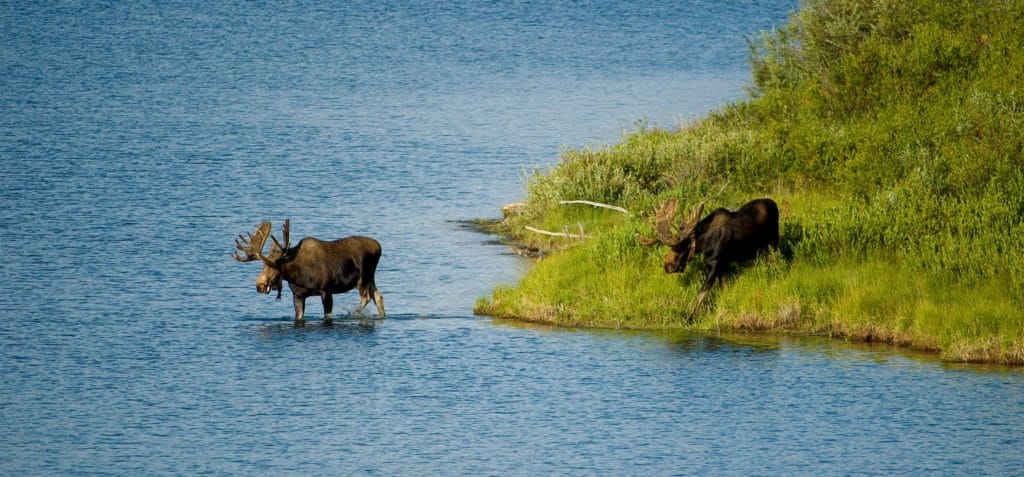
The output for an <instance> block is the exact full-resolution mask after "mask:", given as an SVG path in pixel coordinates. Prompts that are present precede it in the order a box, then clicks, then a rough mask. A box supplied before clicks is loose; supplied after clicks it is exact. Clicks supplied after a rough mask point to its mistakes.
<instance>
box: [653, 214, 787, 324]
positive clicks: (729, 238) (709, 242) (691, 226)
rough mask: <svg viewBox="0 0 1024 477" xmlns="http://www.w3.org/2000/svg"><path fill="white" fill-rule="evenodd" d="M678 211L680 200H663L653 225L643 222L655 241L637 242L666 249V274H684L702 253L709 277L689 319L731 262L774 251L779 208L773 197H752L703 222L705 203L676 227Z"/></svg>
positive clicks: (776, 240)
mask: <svg viewBox="0 0 1024 477" xmlns="http://www.w3.org/2000/svg"><path fill="white" fill-rule="evenodd" d="M678 210H679V201H678V200H676V199H670V200H667V201H665V202H663V203H662V204H661V206H660V207H658V208H657V209H655V213H654V220H653V221H651V220H650V219H646V218H645V220H647V222H648V224H650V225H651V227H653V228H654V231H655V233H656V234H657V237H653V238H652V237H639V239H640V243H641V244H643V245H654V244H657V243H661V244H663V245H665V246H667V247H668V248H669V251H668V255H666V256H665V263H664V267H665V273H679V272H682V271H683V270H684V269H685V268H686V263H687V262H689V261H690V260H691V259H692V258H693V256H694V255H696V254H698V253H700V254H702V255H704V267H705V271H706V273H707V277H706V278H705V279H704V284H703V285H702V286H701V287H700V293H698V295H697V302H696V304H695V305H694V306H693V312H691V314H690V317H691V319H692V317H693V315H694V314H695V313H696V312H697V309H698V307H700V304H701V302H702V301H703V300H704V297H705V296H706V295H707V293H708V290H710V289H711V286H712V285H713V284H714V282H715V279H716V278H717V279H718V283H719V286H722V281H723V279H724V275H725V273H726V272H727V271H728V270H729V267H730V265H731V264H733V263H739V262H744V261H747V260H750V259H753V258H756V257H757V255H758V254H759V253H760V252H762V251H764V250H766V249H767V248H769V247H771V248H774V249H776V250H778V248H779V207H778V205H776V204H775V201H773V200H771V199H768V198H765V199H756V200H752V201H750V202H747V203H746V204H744V205H743V207H740V209H739V210H737V211H735V212H733V211H730V210H728V209H725V208H719V209H715V210H714V211H713V212H711V213H710V214H708V216H707V217H704V219H701V218H700V216H701V213H702V212H703V211H704V204H701V205H699V206H697V207H696V208H694V210H693V213H692V214H690V217H689V218H688V219H683V218H682V216H680V223H679V226H678V227H676V226H675V225H674V223H673V222H674V220H675V216H676V212H677V211H678Z"/></svg>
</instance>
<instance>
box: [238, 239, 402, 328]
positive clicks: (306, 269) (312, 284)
mask: <svg viewBox="0 0 1024 477" xmlns="http://www.w3.org/2000/svg"><path fill="white" fill-rule="evenodd" d="M288 226H289V221H288V220H285V221H284V229H283V232H282V237H283V238H284V244H282V243H281V242H279V241H278V240H277V238H276V237H274V236H273V235H271V234H270V231H271V225H270V222H263V223H262V224H260V225H258V226H256V232H255V233H249V234H248V237H245V236H243V235H241V234H239V235H238V238H237V239H235V246H236V247H237V248H238V251H241V252H242V253H244V254H245V255H244V256H242V255H239V254H238V251H236V252H235V253H234V258H235V260H238V261H239V262H251V261H254V260H260V261H261V262H263V270H262V271H261V272H260V274H259V276H258V277H257V278H256V291H258V292H260V293H270V292H271V290H277V298H278V299H280V298H281V282H282V281H287V282H288V287H289V288H291V290H292V297H293V301H294V304H295V324H296V325H299V326H301V325H302V324H303V323H304V320H303V315H304V314H305V309H306V298H307V297H311V296H314V295H319V296H320V299H321V300H322V301H323V305H324V324H325V325H330V324H331V321H332V315H331V312H332V311H333V308H334V297H333V296H332V295H333V294H335V293H344V292H347V291H349V290H351V289H353V288H358V289H359V309H360V310H362V309H363V307H365V306H366V304H367V303H369V302H370V300H371V299H372V300H373V304H374V305H375V306H376V307H377V314H378V316H379V317H380V318H384V297H383V295H381V294H380V292H379V291H378V290H377V284H376V283H374V274H375V273H376V271H377V263H378V262H379V261H380V255H381V248H380V243H379V242H377V241H376V240H374V239H372V238H369V237H358V236H355V237H346V238H343V239H339V240H335V241H332V242H325V241H323V240H318V239H316V238H313V237H306V238H304V239H302V240H300V241H299V243H298V244H297V245H295V246H294V247H291V246H289V241H288ZM268 237H269V238H270V239H271V240H272V241H273V244H271V246H270V252H269V253H267V255H263V247H264V245H265V244H266V242H267V238H268Z"/></svg>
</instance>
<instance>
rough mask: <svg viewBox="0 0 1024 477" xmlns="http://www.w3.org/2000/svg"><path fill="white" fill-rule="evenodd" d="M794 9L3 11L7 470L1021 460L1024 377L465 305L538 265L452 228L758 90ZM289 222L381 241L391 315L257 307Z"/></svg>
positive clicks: (0, 156) (0, 122)
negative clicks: (753, 73)
mask: <svg viewBox="0 0 1024 477" xmlns="http://www.w3.org/2000/svg"><path fill="white" fill-rule="evenodd" d="M795 7H796V2H793V1H773V2H749V1H741V0H724V1H714V2H711V1H688V2H661V1H658V2H646V3H644V4H642V5H634V4H631V3H630V2H599V3H575V2H574V3H569V2H546V1H523V2H507V3H496V4H488V3H475V2H458V3H442V2H424V1H411V0H410V1H390V2H360V1H356V2H341V4H337V5H335V4H326V5H325V4H321V3H320V2H307V1H303V0H296V1H290V2H282V3H280V4H265V3H262V2H252V3H238V2H220V1H215V2H203V3H201V4H192V3H191V2H113V3H109V4H108V3H106V2H54V3H46V4H42V3H35V2H8V3H4V4H2V5H0V108H2V109H0V173H2V174H0V244H2V249H3V251H2V252H0V258H2V260H0V273H2V276H4V277H6V279H7V281H6V282H5V284H6V290H5V293H3V294H0V310H2V311H0V313H2V316H0V318H2V319H0V375H2V376H3V380H2V382H0V421H2V422H3V426H2V427H0V449H3V450H2V451H0V474H3V475H92V474H114V475H154V474H156V475H166V474H179V475H180V474H185V475H194V474H215V475H231V474H242V475H254V474H255V475H289V474H291V475H311V474H316V475H321V474H327V475H353V474H371V475H374V474H376V475H409V474H427V475H436V474H461V475H537V474H561V475H565V474H570V475H574V474H613V475H636V474H650V475H670V474H786V475H791V474H804V473H808V474H816V475H817V474H833V473H834V474H850V473H858V474H859V473H866V474H907V473H913V474H919V473H927V474H972V475H977V474H1004V475H1005V474H1015V473H1019V472H1020V470H1021V469H1024V457H1022V453H1021V452H1020V449H1021V448H1022V445H1024V427H1022V426H1021V423H1022V422H1024V374H1022V373H1021V372H1020V371H1019V370H1014V369H1002V368H991V367H972V366H957V367H950V366H946V365H943V364H942V363H939V362H937V361H936V360H935V359H934V358H932V357H928V356H924V357H922V356H917V355H911V354H907V353H903V352H898V351H894V350H892V349H888V348H884V349H877V348H863V347H856V346H849V345H845V344H842V343H836V342H831V341H828V340H818V339H795V338H794V339H782V338H755V337H749V336H746V337H745V336H731V337H720V338H718V337H699V336H688V335H678V336H663V335H657V334H634V333H613V332H598V331H581V330H559V329H549V328H537V327H528V326H522V325H518V324H515V323H508V322H501V321H496V320H492V319H489V318H485V317H475V316H472V313H471V310H472V307H473V304H474V302H475V300H476V299H478V298H479V297H483V296H487V295H488V294H489V293H490V291H491V290H492V289H493V287H494V286H496V285H500V284H507V283H513V282H514V281H515V280H517V279H518V277H519V276H521V274H522V272H523V270H524V269H525V268H526V267H528V266H529V263H528V262H525V261H523V259H520V258H518V257H517V256H515V255H514V254H512V253H510V252H509V251H508V250H507V249H506V248H504V247H502V246H499V245H494V244H493V243H490V238H489V237H487V236H484V235H480V234H478V233H475V232H473V231H471V230H467V229H466V228H464V227H461V226H460V225H459V223H458V221H460V220H464V219H472V218H478V217H492V216H495V215H497V213H498V208H499V207H500V205H501V204H502V203H505V202H509V201H513V200H516V199H519V198H521V197H522V195H523V180H522V178H523V176H524V174H528V173H530V171H532V170H533V169H534V168H541V169H543V168H545V167H548V166H550V165H552V164H554V163H556V162H557V161H558V154H559V151H560V150H561V149H562V148H564V147H582V146H600V145H602V144H607V143H613V142H615V141H617V140H618V138H619V137H620V134H621V133H622V132H623V131H626V130H628V129H630V128H632V127H634V125H635V124H636V123H637V122H638V121H641V122H646V123H649V124H653V125H658V126H663V127H673V126H675V125H677V124H679V123H680V122H683V121H688V120H692V119H695V118H699V117H700V116H701V115H703V114H704V113H705V112H706V111H708V110H710V109H713V108H715V107H718V106H721V105H723V104H725V103H727V102H729V101H732V100H735V99H736V98H739V97H742V95H743V94H744V93H743V87H744V85H745V84H746V81H747V77H748V73H747V69H746V63H745V60H746V43H745V38H748V37H753V36H755V35H757V34H758V32H759V31H761V30H764V29H768V28H771V27H773V26H777V25H781V24H782V22H783V21H784V20H785V18H786V17H787V14H788V12H789V11H790V10H791V9H793V8H795ZM285 218H290V219H291V224H292V226H291V230H292V236H293V237H294V238H293V241H294V240H296V239H297V238H299V237H303V236H316V237H320V238H325V239H327V238H338V237H342V236H346V235H352V234H363V235H370V236H373V237H375V238H377V239H378V240H380V242H381V243H382V244H383V248H384V257H383V259H382V262H381V265H380V267H379V269H378V273H377V284H378V286H379V287H380V289H381V291H382V292H383V294H384V296H385V300H386V303H387V309H388V312H389V316H388V318H387V319H385V320H383V321H379V322H374V321H372V320H370V321H366V320H360V319H356V318H349V317H347V316H346V315H347V314H349V313H352V312H354V311H355V307H356V305H357V304H358V298H357V297H356V296H355V294H354V293H350V294H346V295H339V296H337V297H336V298H335V309H336V314H337V315H339V316H338V319H337V320H336V321H335V326H333V327H330V328H326V327H322V326H320V325H319V324H318V322H317V319H318V316H319V313H320V304H319V302H318V300H315V299H311V300H308V303H307V313H308V315H307V316H308V318H310V320H311V322H310V324H309V325H308V326H306V327H304V328H295V327H294V326H292V322H291V320H292V307H291V304H290V300H288V299H287V295H288V292H287V291H286V292H285V296H286V299H284V300H281V301H277V300H274V299H273V297H272V296H266V295H258V294H257V293H256V291H255V288H254V281H255V276H256V274H257V272H258V270H257V269H258V267H257V266H256V265H254V264H241V263H237V262H235V261H233V260H231V258H230V253H231V252H232V250H233V247H234V243H233V239H234V237H235V236H236V235H237V234H239V233H242V232H246V231H249V230H252V227H253V226H254V225H256V224H257V223H258V222H261V221H263V220H270V221H272V222H273V223H274V224H275V227H280V224H281V222H282V221H283V220H284V219H285ZM275 230H278V231H279V230H280V229H275ZM652 273H654V271H652ZM371 311H372V307H371Z"/></svg>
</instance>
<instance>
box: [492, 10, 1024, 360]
mask: <svg viewBox="0 0 1024 477" xmlns="http://www.w3.org/2000/svg"><path fill="white" fill-rule="evenodd" d="M750 54H751V60H750V64H751V70H752V81H751V85H750V87H749V94H748V96H747V97H746V98H745V99H743V100H741V101H738V102H736V103H734V104H731V105H729V106H726V107H724V108H723V109H721V110H718V111H714V112H711V113H710V114H709V115H708V116H707V117H706V118H704V119H702V120H700V121H698V122H695V123H692V124H688V125H685V126H683V127H680V128H679V129H677V130H664V129H658V128H651V127H648V126H647V125H645V124H643V123H641V124H638V126H637V127H636V128H635V129H634V130H632V131H629V132H627V133H626V134H624V136H623V138H622V141H621V142H620V143H619V144H616V145H613V146H608V147H605V148H602V149H598V150H590V149H582V150H568V151H565V152H564V153H563V156H562V161H561V162H560V163H559V164H558V165H556V166H554V167H553V168H551V169H550V170H546V171H536V172H534V173H533V174H532V175H530V176H529V177H528V178H527V197H526V203H527V205H526V207H525V209H524V211H523V213H521V214H519V215H517V216H515V217H512V218H510V219H509V220H508V223H507V225H508V230H510V231H511V233H513V234H516V235H517V236H518V238H520V239H522V240H542V239H540V238H539V237H536V236H531V235H530V234H529V233H527V232H524V229H523V227H524V226H526V225H532V226H535V227H540V228H545V229H548V230H561V229H562V228H563V227H564V226H565V225H566V224H573V225H571V227H570V228H571V229H573V230H576V229H577V228H584V229H585V230H586V231H587V233H588V234H592V235H593V234H596V235H597V236H596V237H594V238H591V239H588V240H585V241H582V242H580V241H577V242H575V243H576V244H577V245H575V246H572V247H570V248H568V249H566V250H564V251H562V252H559V253H554V254H551V255H549V256H547V257H545V258H544V259H543V260H541V261H539V262H538V263H537V266H536V267H534V269H533V270H531V272H530V273H529V275H528V276H527V277H525V278H524V280H523V281H522V282H521V283H520V284H518V285H516V286H515V287H511V288H500V289H498V290H496V291H495V293H494V296H493V297H492V298H491V299H490V300H481V302H480V303H478V311H479V312H481V313H487V314H493V315H497V316H503V317H513V318H518V319H527V320H537V321H546V322H553V323H559V324H567V325H587V326H605V327H630V328H666V327H668V328H672V327H688V326H692V327H696V328H702V329H715V328H743V329H766V330H786V331H792V332H809V333H821V334H829V335H833V336H840V337H848V338H851V339H863V340H881V341H887V342H893V343H899V344H903V345H907V346H912V347H916V348H922V349H930V350H937V351H939V352H940V353H941V354H942V356H943V357H944V358H945V359H949V360H959V361H995V362H1007V363H1024V3H1022V2H1019V1H1016V0H1008V1H981V2H978V1H971V2H958V1H953V2H939V3H934V2H927V1H924V0H910V1H902V0H901V1H895V0H833V1H827V0H806V1H805V2H803V3H802V6H801V9H800V11H798V12H796V13H794V14H793V15H792V16H791V18H790V21H789V22H788V23H787V25H786V26H785V27H783V28H781V29H778V30H776V31H774V32H768V33H764V34H763V35H761V36H760V37H759V38H757V39H755V40H752V41H751V42H750ZM766 195H768V196H771V197H774V198H775V199H776V201H778V202H780V203H782V204H784V206H783V209H784V210H783V217H782V230H783V238H782V242H783V243H782V249H783V250H782V251H783V253H780V254H776V255H774V256H772V257H770V258H768V259H763V260H760V261H759V262H758V263H756V264H753V265H749V266H747V267H745V268H744V269H743V270H742V273H737V274H734V275H733V277H732V279H731V280H730V281H729V282H727V285H726V287H725V289H724V290H721V291H717V290H716V292H715V293H714V294H713V295H712V302H711V303H710V304H708V305H707V306H705V308H704V309H703V310H702V312H701V313H700V315H699V318H698V320H697V321H696V323H694V324H692V325H690V324H688V323H687V316H688V312H689V310H688V307H689V306H690V305H691V303H693V300H694V297H695V296H696V291H697V288H699V283H700V280H701V275H702V270H701V268H702V267H700V266H697V265H696V264H695V265H691V266H690V267H688V269H687V271H686V272H685V273H683V274H681V275H665V274H664V273H662V272H661V266H660V264H661V257H662V256H663V253H664V249H657V248H646V247H642V246H640V245H639V244H638V243H637V241H636V238H635V235H636V234H638V233H640V234H647V233H649V229H648V228H647V226H646V224H645V223H644V222H643V221H642V220H640V219H639V218H637V216H636V215H632V216H626V215H623V214H619V213H616V212H612V211H605V210H591V209H589V208H586V207H581V206H576V205H573V206H566V205H562V204H559V201H560V200H572V199H588V200H594V201H600V202H605V203H610V204H615V205H619V206H622V207H625V208H627V209H629V210H631V211H634V212H641V211H649V210H651V208H652V207H653V206H655V205H657V203H658V202H659V201H661V200H664V199H665V198H668V197H678V198H680V199H681V200H682V202H683V203H684V204H697V203H700V202H704V203H707V204H708V207H717V206H729V207H737V206H739V205H740V204H742V203H743V202H745V201H747V200H749V199H752V198H755V197H761V196H766ZM543 240H547V241H550V240H555V239H550V238H545V239H543Z"/></svg>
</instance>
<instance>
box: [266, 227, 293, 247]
mask: <svg viewBox="0 0 1024 477" xmlns="http://www.w3.org/2000/svg"><path fill="white" fill-rule="evenodd" d="M289 225H291V219H284V227H283V230H282V232H281V237H283V238H284V245H281V242H278V241H277V237H274V236H273V235H271V236H270V240H273V241H274V246H275V247H277V248H278V250H280V251H282V252H284V251H285V250H288V246H289V243H290V242H289V239H288V228H289Z"/></svg>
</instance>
